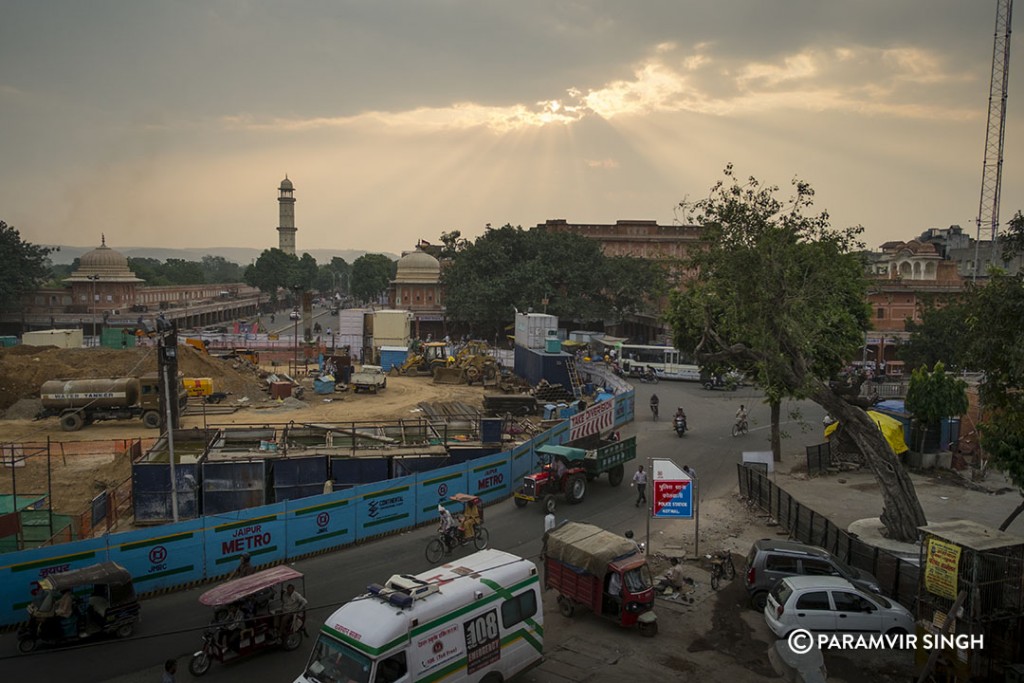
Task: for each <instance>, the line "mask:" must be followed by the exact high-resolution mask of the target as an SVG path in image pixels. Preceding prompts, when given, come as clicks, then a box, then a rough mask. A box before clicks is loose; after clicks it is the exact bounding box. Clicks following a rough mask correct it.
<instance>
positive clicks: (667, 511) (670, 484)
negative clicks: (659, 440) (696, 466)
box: [651, 459, 694, 519]
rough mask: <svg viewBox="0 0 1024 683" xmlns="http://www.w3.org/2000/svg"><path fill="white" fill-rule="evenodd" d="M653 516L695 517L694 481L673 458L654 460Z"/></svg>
mask: <svg viewBox="0 0 1024 683" xmlns="http://www.w3.org/2000/svg"><path fill="white" fill-rule="evenodd" d="M651 470H652V473H653V474H654V478H653V480H652V481H653V483H654V490H653V493H654V514H653V515H652V516H653V517H662V518H671V519H693V488H694V481H693V479H691V478H690V475H688V474H687V473H686V472H683V471H682V470H681V469H680V468H679V467H678V466H677V465H676V464H675V463H674V462H672V461H671V460H658V459H655V460H652V461H651Z"/></svg>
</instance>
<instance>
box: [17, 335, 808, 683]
mask: <svg viewBox="0 0 1024 683" xmlns="http://www.w3.org/2000/svg"><path fill="white" fill-rule="evenodd" d="M268 322H269V319H268ZM636 391H637V399H636V405H637V418H638V419H637V421H636V422H634V423H632V424H631V425H628V426H627V427H625V428H624V429H623V430H622V433H623V436H629V435H632V434H636V436H637V442H638V461H637V463H635V464H638V463H640V462H643V463H645V464H646V460H647V458H652V457H658V458H664V457H668V458H671V459H673V460H674V461H675V462H676V464H677V465H679V466H682V465H690V466H691V467H692V468H694V469H696V471H697V473H698V477H699V479H700V484H701V492H700V496H701V499H702V500H706V499H708V498H716V497H722V496H728V495H731V493H732V492H733V490H734V489H735V486H736V473H735V467H736V462H737V461H738V460H739V458H740V452H741V451H743V450H768V449H769V445H768V434H769V427H768V416H769V411H768V407H767V406H766V405H764V404H763V403H762V402H761V398H760V393H759V392H757V391H756V390H754V389H752V388H749V387H744V388H740V389H739V390H737V391H721V390H716V391H705V390H703V389H701V388H700V386H699V385H698V384H696V383H691V382H661V383H659V384H656V385H649V384H641V385H639V386H638V387H637V389H636ZM654 392H656V393H657V394H658V396H659V398H660V403H661V419H660V420H659V421H657V422H654V421H652V420H651V414H650V412H649V410H648V408H647V406H648V402H649V398H650V395H651V394H652V393H654ZM740 403H744V404H746V406H747V410H748V412H749V416H750V417H749V421H750V432H749V434H747V435H745V436H740V437H735V438H734V437H732V436H731V426H732V423H733V416H734V415H735V412H736V409H737V408H738V407H739V405H740ZM679 405H682V406H683V407H684V409H685V410H686V413H687V416H688V418H689V426H690V430H691V431H689V432H688V433H687V434H686V436H685V437H683V438H678V437H676V435H675V432H674V430H673V425H672V419H671V415H672V414H673V413H674V412H675V409H676V406H679ZM799 407H800V409H801V410H802V411H803V416H802V418H803V421H804V422H805V423H806V425H807V428H806V429H801V426H800V424H799V422H798V421H796V420H795V419H794V418H792V417H789V416H790V413H791V408H792V407H791V406H784V407H783V411H782V415H783V420H784V421H787V420H788V421H787V422H786V424H784V425H783V427H784V431H785V432H788V434H789V435H790V438H789V440H788V441H784V445H783V448H784V449H785V450H793V449H799V448H802V446H803V445H804V444H811V443H816V442H818V441H819V440H820V439H819V436H820V425H821V418H822V417H823V411H822V410H821V409H820V408H819V407H818V406H815V405H813V404H808V403H802V404H800V406H799ZM635 464H634V463H631V466H630V467H628V468H627V472H626V478H625V481H624V482H623V484H622V485H620V486H619V487H617V488H613V487H611V486H609V484H608V482H607V478H606V477H602V478H601V479H599V480H596V481H594V482H592V483H591V486H590V487H589V490H588V492H587V496H586V499H585V500H584V501H583V502H582V503H581V504H579V505H573V506H570V505H567V504H564V503H561V501H560V503H561V504H560V505H559V507H558V510H557V511H556V517H557V518H558V519H559V521H561V520H562V519H570V520H573V521H585V522H589V523H591V524H595V525H597V526H600V527H603V528H606V529H608V530H610V531H614V532H617V533H622V532H624V531H625V530H627V529H633V530H634V531H635V532H636V533H637V535H638V536H642V534H643V530H644V528H645V517H644V514H645V513H644V511H643V510H639V509H637V508H635V507H634V504H633V503H634V500H635V494H634V491H633V489H631V488H630V487H629V486H628V482H629V480H630V479H631V478H632V475H633V471H634V470H635ZM648 495H649V491H648ZM543 523H544V522H543V514H542V512H541V509H540V507H539V506H537V505H530V506H528V507H526V508H525V509H516V508H515V507H514V506H513V504H512V502H511V501H510V500H506V501H502V502H500V503H497V504H494V505H492V506H491V507H489V508H488V509H487V510H486V525H487V528H488V530H489V531H490V538H491V544H492V545H493V546H494V547H497V548H500V549H502V550H505V551H508V552H511V553H514V554H517V555H521V556H524V557H532V558H536V556H537V555H538V553H539V552H540V537H541V534H542V532H543ZM433 533H434V528H433V527H432V526H430V527H423V528H420V529H416V530H413V531H409V532H406V533H403V534H399V535H396V536H389V537H387V538H383V539H380V540H377V541H373V542H370V543H365V544H362V545H356V546H352V547H349V548H346V549H343V550H340V551H337V552H333V553H330V554H326V555H321V556H318V557H313V558H309V559H305V560H300V561H299V562H296V563H294V565H293V566H294V567H295V568H297V569H298V570H299V571H301V572H303V573H304V574H305V576H306V585H305V596H306V597H307V598H308V600H309V604H310V609H309V613H308V627H307V630H308V631H309V633H310V634H311V635H313V636H314V637H315V635H316V630H317V629H318V628H319V625H320V624H322V623H323V621H324V619H325V618H326V617H327V616H328V615H329V614H330V613H331V612H332V611H333V610H334V609H336V608H337V607H338V606H339V605H341V604H343V603H344V602H346V601H347V600H349V599H351V598H352V597H354V596H356V595H359V594H361V593H363V592H365V590H366V586H367V585H368V584H370V583H373V582H379V583H383V582H384V581H385V580H386V579H387V578H388V577H390V576H391V575H392V574H396V573H418V572H420V571H424V570H426V569H428V568H429V565H428V563H427V561H426V559H425V557H424V548H425V547H426V544H427V541H428V540H429V539H430V538H431V536H432V535H433ZM457 552H462V553H468V552H471V549H469V548H466V549H462V550H461V551H457ZM211 585H212V584H206V585H204V586H200V587H197V588H194V589H192V590H185V591H180V592H176V593H170V594H166V595H161V596H157V597H153V598H150V599H147V600H145V601H144V602H143V606H142V622H141V624H140V625H139V628H138V629H137V630H136V633H135V635H134V636H133V637H132V638H130V639H127V640H122V641H118V640H112V641H102V642H100V643H97V644H93V645H87V646H84V647H78V648H74V649H62V650H49V651H45V652H43V653H42V654H32V655H19V654H17V642H16V640H15V637H14V634H5V635H3V636H2V637H0V671H2V672H3V673H4V680H8V681H30V680H34V681H77V682H82V683H88V682H91V681H119V682H120V683H129V682H132V683H134V682H135V681H140V682H145V681H150V682H155V681H158V680H159V676H160V672H161V671H162V668H161V667H162V663H163V661H164V660H165V659H167V658H170V657H176V658H178V675H177V680H178V681H179V683H180V682H182V681H190V680H193V678H192V676H191V674H190V673H189V672H188V670H187V662H188V656H189V655H190V654H191V653H192V652H193V651H195V650H196V649H198V647H199V646H200V644H201V635H202V631H203V628H204V626H205V625H206V624H207V623H208V622H209V621H210V619H211V616H212V615H211V614H209V612H208V609H207V608H204V607H202V606H201V605H199V602H198V598H199V595H200V594H201V593H202V592H203V591H205V590H207V589H208V588H210V586H211ZM311 648H312V644H311V642H309V641H306V642H304V643H303V644H302V646H301V647H300V648H299V649H298V650H296V651H294V652H284V651H281V650H271V651H267V652H265V653H262V654H259V655H256V656H254V657H252V658H250V659H248V660H242V661H240V662H237V663H234V664H230V665H227V666H222V665H220V664H216V663H215V664H214V667H213V668H212V669H211V670H210V672H209V673H208V674H207V675H206V676H205V678H206V679H208V680H210V681H216V682H217V683H234V682H238V683H242V682H245V683H250V682H251V681H257V680H258V681H292V680H294V679H295V677H296V676H298V675H299V674H300V673H301V672H302V670H303V666H304V664H305V661H306V658H307V657H308V655H309V652H310V650H311Z"/></svg>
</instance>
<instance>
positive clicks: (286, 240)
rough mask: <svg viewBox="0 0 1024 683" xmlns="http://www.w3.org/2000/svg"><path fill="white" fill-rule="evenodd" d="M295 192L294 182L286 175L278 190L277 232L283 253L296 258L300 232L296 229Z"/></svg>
mask: <svg viewBox="0 0 1024 683" xmlns="http://www.w3.org/2000/svg"><path fill="white" fill-rule="evenodd" d="M294 192H295V187H294V186H293V185H292V181H290V180H288V175H287V174H286V175H285V177H284V180H282V181H281V186H280V187H279V188H277V203H278V205H279V207H280V209H279V213H280V218H279V225H278V226H277V232H278V235H280V237H279V243H280V249H281V251H283V252H284V253H286V254H291V255H292V256H295V231H296V230H298V228H296V227H295V196H294V194H293V193H294Z"/></svg>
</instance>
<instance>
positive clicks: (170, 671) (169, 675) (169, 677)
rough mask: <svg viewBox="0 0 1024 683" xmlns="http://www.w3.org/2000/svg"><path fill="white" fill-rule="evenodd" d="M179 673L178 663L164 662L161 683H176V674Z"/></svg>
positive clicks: (172, 660)
mask: <svg viewBox="0 0 1024 683" xmlns="http://www.w3.org/2000/svg"><path fill="white" fill-rule="evenodd" d="M176 673H178V661H177V660H175V659H168V660H167V661H166V662H164V674H163V676H161V677H160V683H174V674H176Z"/></svg>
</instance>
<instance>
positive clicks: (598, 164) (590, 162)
mask: <svg viewBox="0 0 1024 683" xmlns="http://www.w3.org/2000/svg"><path fill="white" fill-rule="evenodd" d="M587 167H589V168H599V169H602V170H606V171H608V170H612V169H615V168H618V167H619V162H618V161H616V160H615V159H587Z"/></svg>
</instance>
